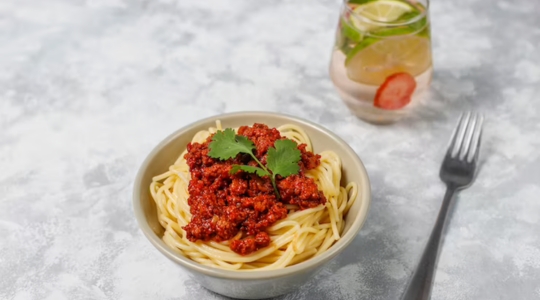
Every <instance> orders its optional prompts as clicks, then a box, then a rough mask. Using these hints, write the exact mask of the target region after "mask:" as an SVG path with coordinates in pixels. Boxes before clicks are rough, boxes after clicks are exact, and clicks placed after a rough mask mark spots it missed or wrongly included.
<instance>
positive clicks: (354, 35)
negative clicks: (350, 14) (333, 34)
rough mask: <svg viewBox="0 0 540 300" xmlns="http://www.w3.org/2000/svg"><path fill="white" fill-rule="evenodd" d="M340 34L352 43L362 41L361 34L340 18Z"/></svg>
mask: <svg viewBox="0 0 540 300" xmlns="http://www.w3.org/2000/svg"><path fill="white" fill-rule="evenodd" d="M340 22H341V34H342V35H343V36H344V37H346V38H347V39H349V40H351V41H353V42H359V41H361V40H362V33H360V31H359V29H356V28H355V27H354V26H353V25H351V24H350V23H349V22H350V21H348V20H345V19H344V18H341V20H340Z"/></svg>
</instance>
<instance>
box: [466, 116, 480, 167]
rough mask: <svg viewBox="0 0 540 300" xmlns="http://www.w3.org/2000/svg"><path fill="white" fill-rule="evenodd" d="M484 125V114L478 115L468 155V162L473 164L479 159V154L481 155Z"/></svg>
mask: <svg viewBox="0 0 540 300" xmlns="http://www.w3.org/2000/svg"><path fill="white" fill-rule="evenodd" d="M483 123H484V116H483V115H482V114H479V115H478V121H477V122H476V126H475V128H474V133H473V136H472V139H471V149H469V151H468V153H467V161H468V162H472V161H473V160H476V159H478V154H479V153H480V142H481V140H482V125H483Z"/></svg>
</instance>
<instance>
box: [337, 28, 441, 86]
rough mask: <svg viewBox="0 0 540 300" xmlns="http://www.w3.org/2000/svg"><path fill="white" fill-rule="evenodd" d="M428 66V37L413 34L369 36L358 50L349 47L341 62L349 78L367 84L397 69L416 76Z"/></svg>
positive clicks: (375, 82) (429, 64) (397, 71)
mask: <svg viewBox="0 0 540 300" xmlns="http://www.w3.org/2000/svg"><path fill="white" fill-rule="evenodd" d="M366 40H367V39H366ZM355 50H356V51H355ZM429 66H431V43H430V40H429V39H427V38H424V37H419V36H417V35H404V36H396V37H391V38H385V39H380V40H379V39H373V41H372V43H371V44H368V45H365V46H364V47H363V48H361V49H360V50H357V49H353V50H352V51H351V53H349V55H348V57H347V60H346V61H345V67H346V69H347V75H348V77H349V78H350V79H351V80H353V81H356V82H361V83H365V84H371V85H380V84H382V83H383V82H384V81H385V79H386V78H387V77H388V76H390V75H392V74H395V73H400V72H407V73H409V74H411V75H412V76H417V75H419V74H421V73H422V72H424V71H425V70H427V69H428V68H429Z"/></svg>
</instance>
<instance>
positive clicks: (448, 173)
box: [401, 112, 484, 300]
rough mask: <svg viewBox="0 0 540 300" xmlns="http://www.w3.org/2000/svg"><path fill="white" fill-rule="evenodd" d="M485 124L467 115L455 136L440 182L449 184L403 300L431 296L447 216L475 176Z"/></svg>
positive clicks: (477, 116) (418, 299) (419, 299)
mask: <svg viewBox="0 0 540 300" xmlns="http://www.w3.org/2000/svg"><path fill="white" fill-rule="evenodd" d="M483 122H484V118H483V117H482V115H480V114H477V113H470V112H468V113H464V114H462V115H461V117H460V119H459V122H458V124H457V126H456V128H455V129H454V132H453V133H452V138H451V139H450V144H449V145H448V151H447V152H446V155H445V157H444V160H443V163H442V166H441V171H440V177H441V180H442V181H443V182H444V183H446V187H447V189H446V194H445V195H444V200H443V203H442V205H441V210H440V211H439V215H438V216H437V221H436V222H435V226H434V227H433V230H432V231H431V235H430V237H429V240H428V242H427V245H426V248H425V249H424V253H423V254H422V257H421V258H420V262H419V263H418V266H417V267H416V270H415V271H414V273H413V276H412V278H411V279H410V281H409V283H408V286H407V289H406V290H405V293H403V296H402V297H401V299H402V300H427V299H429V297H430V294H431V286H432V284H433V279H434V275H435V274H434V273H435V266H436V265H437V258H438V254H439V248H440V245H441V242H442V237H443V233H444V231H445V227H446V225H447V222H446V220H447V219H448V218H447V216H448V215H449V212H450V211H451V210H452V207H453V205H454V202H455V201H454V194H455V193H456V191H458V190H461V189H464V188H467V187H469V186H470V185H471V184H472V182H473V180H474V177H475V173H476V172H475V171H476V165H477V162H478V153H479V152H480V151H479V150H480V140H481V136H482V123H483Z"/></svg>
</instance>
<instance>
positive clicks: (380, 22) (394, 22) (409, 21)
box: [343, 0, 429, 26]
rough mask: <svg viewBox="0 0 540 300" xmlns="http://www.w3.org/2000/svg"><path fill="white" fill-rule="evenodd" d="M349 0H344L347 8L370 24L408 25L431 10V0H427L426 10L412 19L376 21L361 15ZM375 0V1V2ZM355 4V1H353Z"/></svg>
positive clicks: (354, 15) (359, 18)
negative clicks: (350, 4)
mask: <svg viewBox="0 0 540 300" xmlns="http://www.w3.org/2000/svg"><path fill="white" fill-rule="evenodd" d="M349 1H350V0H343V6H345V10H346V11H347V12H348V13H349V14H350V15H351V16H353V17H355V18H356V19H358V20H360V21H362V22H366V23H369V24H374V25H380V26H388V25H391V26H401V25H408V24H412V23H415V22H418V21H420V20H421V19H422V18H424V17H425V16H427V14H428V11H429V0H426V6H425V8H426V9H425V10H424V11H422V12H421V13H420V14H419V15H418V16H416V17H414V18H412V19H409V20H407V21H404V22H396V21H389V22H385V21H376V20H373V19H371V18H368V17H365V16H362V15H360V14H359V13H357V12H355V11H354V10H353V9H352V8H351V7H350V6H349V5H348V4H349ZM375 1H376V0H375ZM375 1H373V2H375ZM412 1H413V2H419V1H415V0H412ZM406 2H409V1H406ZM353 4H354V3H353Z"/></svg>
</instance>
